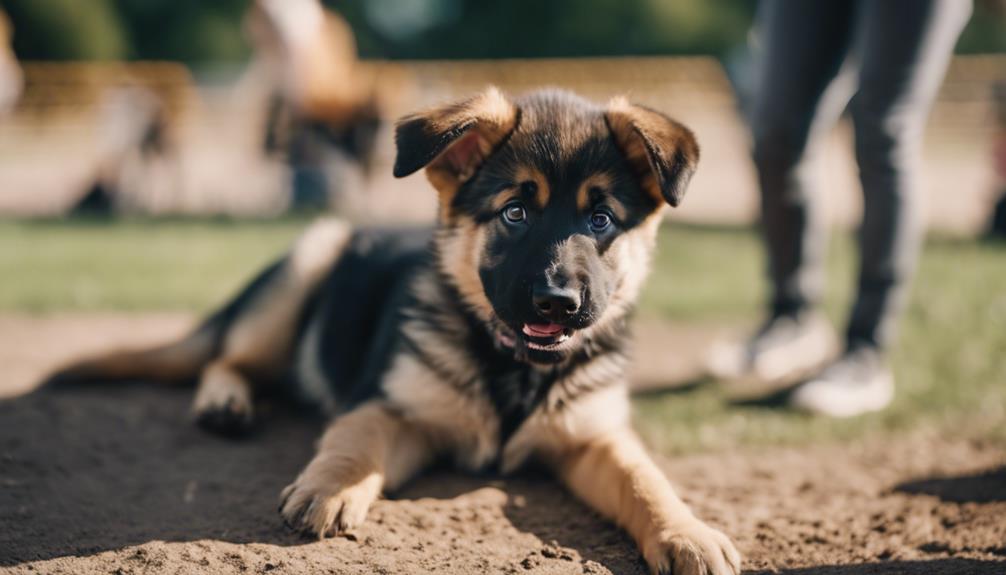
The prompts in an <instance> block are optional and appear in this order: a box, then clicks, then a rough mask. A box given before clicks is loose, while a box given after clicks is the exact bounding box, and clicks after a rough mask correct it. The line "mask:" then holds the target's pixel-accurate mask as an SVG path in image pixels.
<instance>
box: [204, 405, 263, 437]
mask: <svg viewBox="0 0 1006 575" xmlns="http://www.w3.org/2000/svg"><path fill="white" fill-rule="evenodd" d="M193 412H194V413H195V419H196V423H197V424H198V425H199V426H200V427H202V428H203V429H205V430H207V431H211V432H213V433H218V434H220V435H225V436H231V437H235V436H241V435H246V434H247V433H249V432H250V431H251V430H252V428H253V427H254V424H255V413H254V407H252V403H251V401H250V400H249V399H245V398H241V397H231V398H227V399H225V400H223V401H222V403H219V404H218V403H216V402H213V403H204V404H203V405H196V406H195V407H193Z"/></svg>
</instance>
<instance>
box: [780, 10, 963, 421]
mask: <svg viewBox="0 0 1006 575" xmlns="http://www.w3.org/2000/svg"><path fill="white" fill-rule="evenodd" d="M970 13H971V2H970V0H885V1H884V2H869V3H866V4H864V6H863V12H862V13H861V15H860V16H861V18H862V20H861V21H860V26H861V28H860V30H859V34H860V35H861V38H860V39H861V41H862V52H861V54H860V58H861V60H862V65H861V72H860V82H859V85H860V88H859V92H858V93H857V94H856V96H855V98H853V101H852V115H853V122H854V123H855V129H856V159H857V161H858V162H859V170H860V179H861V181H862V184H863V193H864V205H863V224H862V227H861V229H860V238H859V241H860V250H859V253H860V276H859V290H858V292H857V297H856V303H855V306H854V307H853V310H852V313H851V317H850V320H849V326H848V331H847V336H846V337H847V350H846V352H845V354H843V355H842V356H841V357H840V358H839V359H838V360H837V361H835V362H834V363H833V364H832V365H830V366H829V367H828V368H826V369H825V370H824V371H822V372H821V373H820V374H818V375H817V376H816V377H814V378H812V379H811V380H809V381H807V382H806V383H804V384H803V385H802V386H801V387H800V388H799V389H797V390H796V391H795V392H794V394H793V397H792V402H793V405H795V406H797V407H800V408H803V409H805V410H808V411H811V412H815V413H823V414H827V415H832V416H842V417H844V416H851V415H858V414H860V413H864V412H867V411H874V410H878V409H881V408H883V407H886V406H887V405H888V404H889V403H890V402H891V400H892V399H893V397H894V378H893V375H892V374H891V371H890V368H889V367H888V366H887V362H886V359H885V348H886V347H887V346H889V345H890V343H891V341H892V339H893V336H894V334H893V332H894V324H895V322H896V320H897V317H898V315H899V312H900V311H901V308H902V307H903V306H904V300H905V298H906V296H907V293H906V292H907V288H908V281H909V279H910V278H911V275H912V272H913V271H914V268H915V262H916V259H917V256H918V252H919V247H920V244H921V240H922V237H921V234H922V221H921V217H920V210H919V205H918V197H917V196H918V189H917V187H918V182H917V169H918V163H919V152H920V145H921V139H922V133H923V130H924V128H925V121H926V117H927V115H928V113H929V108H930V106H931V105H932V102H933V99H934V98H935V96H936V92H937V90H938V89H939V86H940V83H941V81H942V79H943V75H944V72H945V71H946V67H947V64H948V62H949V60H950V56H951V54H952V52H953V47H954V44H955V43H956V41H957V37H958V35H959V34H960V32H961V30H962V29H963V28H964V25H965V23H966V22H967V19H968V17H969V16H970Z"/></svg>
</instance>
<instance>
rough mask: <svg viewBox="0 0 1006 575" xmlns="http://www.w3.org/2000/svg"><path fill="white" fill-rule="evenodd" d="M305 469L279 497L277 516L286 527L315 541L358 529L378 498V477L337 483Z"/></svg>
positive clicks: (335, 480) (374, 475) (379, 487)
mask: <svg viewBox="0 0 1006 575" xmlns="http://www.w3.org/2000/svg"><path fill="white" fill-rule="evenodd" d="M326 475H327V474H324V473H320V472H317V471H314V470H312V469H311V467H310V466H309V467H308V468H307V469H306V470H304V472H303V473H301V474H300V476H299V477H298V478H297V480H296V481H294V482H293V483H291V484H290V485H288V486H287V487H286V489H284V490H283V492H282V493H281V494H280V504H279V512H280V514H281V515H282V516H283V522H284V523H286V525H287V526H288V527H290V528H291V529H294V530H296V531H299V532H301V533H304V534H310V535H317V536H318V538H319V539H323V538H325V537H329V536H333V535H340V534H343V533H346V532H347V531H350V530H352V529H353V528H355V527H358V526H359V525H360V524H361V523H363V520H364V519H365V518H366V516H367V509H369V508H370V504H371V503H373V502H374V500H375V499H377V496H378V495H379V494H380V489H381V482H380V477H379V476H377V475H376V474H372V475H369V476H367V477H365V478H363V479H362V480H360V481H356V482H350V481H340V480H339V479H338V478H336V477H326Z"/></svg>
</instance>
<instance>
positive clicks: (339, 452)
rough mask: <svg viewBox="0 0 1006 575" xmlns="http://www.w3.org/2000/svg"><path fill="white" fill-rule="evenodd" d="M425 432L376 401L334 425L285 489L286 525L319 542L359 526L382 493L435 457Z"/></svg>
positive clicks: (282, 504) (284, 509) (359, 408)
mask: <svg viewBox="0 0 1006 575" xmlns="http://www.w3.org/2000/svg"><path fill="white" fill-rule="evenodd" d="M433 455H434V451H433V448H432V445H431V443H430V442H429V441H428V439H427V437H426V435H425V433H424V432H423V430H422V429H421V428H419V427H417V426H415V425H413V424H410V423H409V422H407V421H406V420H405V419H403V418H402V417H401V416H400V415H399V414H397V413H396V412H395V411H394V410H393V409H391V408H390V407H389V406H387V405H385V404H383V403H381V402H371V403H368V404H365V405H362V406H360V407H358V408H357V409H355V410H353V411H352V412H350V413H347V414H346V415H344V416H342V417H340V418H338V419H336V420H335V422H334V423H332V424H331V425H330V426H329V427H328V430H326V431H325V434H324V435H323V436H322V438H321V441H320V442H319V444H318V452H317V454H316V455H315V456H314V459H312V460H311V462H310V463H309V464H308V465H307V467H306V468H305V469H304V471H302V472H301V474H300V475H299V476H298V477H297V479H296V480H295V481H294V482H293V483H292V484H290V485H289V486H288V487H287V488H286V489H284V490H283V493H282V495H281V497H282V503H281V507H280V511H281V513H282V514H283V517H284V518H285V519H286V521H287V523H288V524H290V525H292V526H294V527H296V528H299V529H303V530H305V531H309V532H311V533H315V534H317V535H318V536H319V537H325V536H326V535H331V534H336V533H344V532H347V531H350V530H352V529H353V528H355V527H357V526H358V525H360V524H361V523H362V522H363V520H364V519H365V517H366V515H367V509H368V508H369V507H370V505H371V504H372V503H373V502H374V501H375V500H376V499H377V497H378V496H379V495H380V493H381V490H382V489H383V488H389V489H393V488H395V487H397V486H398V485H400V484H401V483H402V482H404V481H405V480H406V479H408V478H409V477H411V476H412V475H413V474H414V473H415V472H416V471H418V470H419V469H420V468H421V467H422V466H424V465H426V464H427V463H428V462H429V461H430V460H431V459H432V457H433Z"/></svg>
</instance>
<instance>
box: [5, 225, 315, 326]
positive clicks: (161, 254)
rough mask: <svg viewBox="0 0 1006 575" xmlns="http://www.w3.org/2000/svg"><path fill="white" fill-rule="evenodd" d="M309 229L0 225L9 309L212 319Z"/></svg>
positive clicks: (210, 226)
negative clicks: (165, 313) (168, 313)
mask: <svg viewBox="0 0 1006 575" xmlns="http://www.w3.org/2000/svg"><path fill="white" fill-rule="evenodd" d="M303 225H304V222H302V221H297V220H279V221H275V222H271V221H254V222H240V223H238V222H231V221H226V220H221V221H206V220H177V221H173V220H169V221H156V220H154V221H145V220H136V221H125V222H122V223H116V224H104V223H100V222H86V221H85V222H73V223H66V222H59V221H43V222H2V223H0V278H4V279H3V280H2V281H0V310H8V311H10V310H17V311H28V312H59V311H96V310H127V311H139V310H155V309H156V310H192V311H200V312H202V311H206V310H209V309H211V308H212V307H213V306H214V305H217V304H219V303H221V302H222V301H224V299H225V298H227V297H228V296H229V295H231V294H233V293H234V292H235V291H236V290H237V289H238V288H240V286H241V285H242V284H243V283H244V282H245V281H246V280H248V279H250V277H251V276H252V275H253V274H254V273H255V272H256V271H257V270H258V269H259V268H261V267H262V266H264V265H265V264H266V263H268V262H269V261H271V260H273V259H274V258H276V257H277V256H278V255H279V254H281V253H282V252H283V251H284V250H285V249H286V247H287V246H288V245H289V243H290V242H291V241H292V240H293V238H295V237H296V235H297V233H298V232H299V231H300V230H301V228H302V227H303Z"/></svg>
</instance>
